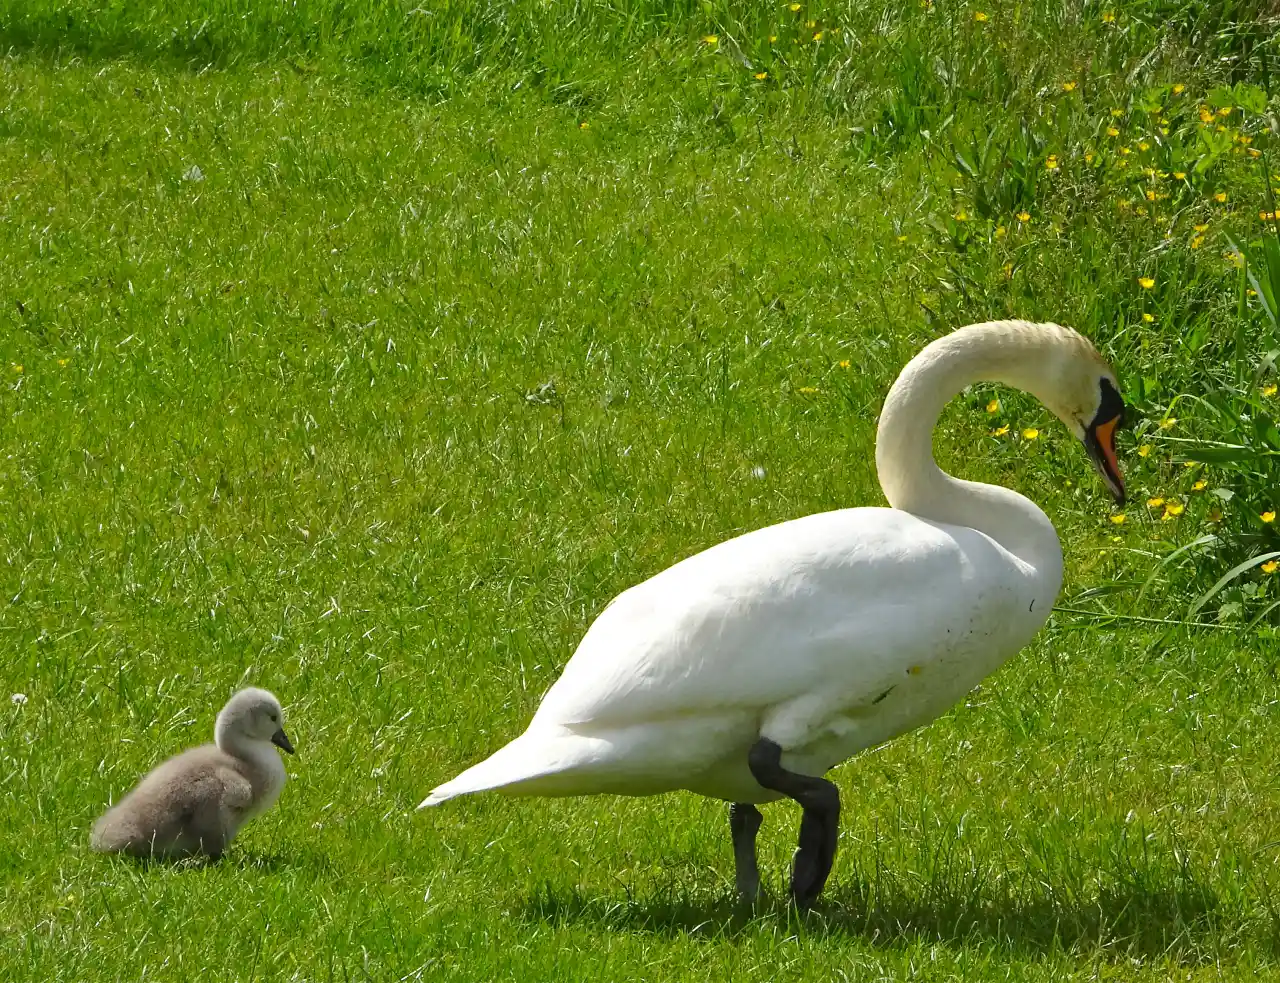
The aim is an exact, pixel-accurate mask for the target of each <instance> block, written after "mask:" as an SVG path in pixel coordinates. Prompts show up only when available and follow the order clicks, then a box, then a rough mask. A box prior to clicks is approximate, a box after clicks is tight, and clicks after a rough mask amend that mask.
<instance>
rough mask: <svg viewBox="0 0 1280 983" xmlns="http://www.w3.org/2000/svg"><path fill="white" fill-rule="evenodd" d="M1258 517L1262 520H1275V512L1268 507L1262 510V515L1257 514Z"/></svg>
mask: <svg viewBox="0 0 1280 983" xmlns="http://www.w3.org/2000/svg"><path fill="white" fill-rule="evenodd" d="M1258 518H1259V519H1261V520H1262V521H1263V522H1275V521H1276V514H1275V513H1274V512H1272V511H1271V510H1270V509H1268V510H1267V511H1266V512H1263V513H1262V515H1260V516H1258Z"/></svg>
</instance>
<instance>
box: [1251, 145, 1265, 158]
mask: <svg viewBox="0 0 1280 983" xmlns="http://www.w3.org/2000/svg"><path fill="white" fill-rule="evenodd" d="M1249 156H1250V157H1261V156H1262V151H1261V150H1259V149H1258V148H1257V147H1250V148H1249Z"/></svg>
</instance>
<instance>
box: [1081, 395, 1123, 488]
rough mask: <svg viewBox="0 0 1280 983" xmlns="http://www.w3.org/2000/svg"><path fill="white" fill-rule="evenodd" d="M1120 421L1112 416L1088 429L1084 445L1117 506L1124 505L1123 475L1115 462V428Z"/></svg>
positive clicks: (1117, 417) (1118, 464)
mask: <svg viewBox="0 0 1280 983" xmlns="http://www.w3.org/2000/svg"><path fill="white" fill-rule="evenodd" d="M1120 420H1121V417H1120V416H1114V417H1112V418H1111V419H1110V420H1106V421H1104V422H1102V423H1098V424H1095V425H1094V426H1092V427H1090V428H1089V429H1088V430H1087V431H1086V432H1085V438H1084V445H1085V449H1086V450H1087V451H1088V452H1089V458H1090V460H1092V461H1093V466H1094V468H1096V469H1097V472H1098V474H1099V476H1100V477H1101V478H1102V480H1103V481H1104V482H1106V485H1107V490H1108V491H1110V492H1111V494H1112V496H1113V497H1114V498H1115V500H1116V503H1117V504H1118V505H1124V474H1123V472H1121V470H1120V462H1119V461H1118V460H1116V427H1117V426H1119V424H1120Z"/></svg>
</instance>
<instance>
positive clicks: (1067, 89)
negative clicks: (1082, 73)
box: [1062, 82, 1076, 92]
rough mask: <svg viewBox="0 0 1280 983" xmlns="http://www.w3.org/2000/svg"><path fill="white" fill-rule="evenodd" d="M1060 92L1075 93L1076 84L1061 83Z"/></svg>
mask: <svg viewBox="0 0 1280 983" xmlns="http://www.w3.org/2000/svg"><path fill="white" fill-rule="evenodd" d="M1062 91H1063V92H1075V91H1076V84H1075V83H1074V82H1063V83H1062Z"/></svg>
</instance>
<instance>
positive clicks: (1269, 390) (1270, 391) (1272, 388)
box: [1262, 382, 1277, 396]
mask: <svg viewBox="0 0 1280 983" xmlns="http://www.w3.org/2000/svg"><path fill="white" fill-rule="evenodd" d="M1276 388H1277V387H1276V384H1275V383H1274V382H1268V383H1267V384H1266V385H1265V386H1263V387H1262V395H1264V396H1274V395H1275V394H1276Z"/></svg>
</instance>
